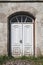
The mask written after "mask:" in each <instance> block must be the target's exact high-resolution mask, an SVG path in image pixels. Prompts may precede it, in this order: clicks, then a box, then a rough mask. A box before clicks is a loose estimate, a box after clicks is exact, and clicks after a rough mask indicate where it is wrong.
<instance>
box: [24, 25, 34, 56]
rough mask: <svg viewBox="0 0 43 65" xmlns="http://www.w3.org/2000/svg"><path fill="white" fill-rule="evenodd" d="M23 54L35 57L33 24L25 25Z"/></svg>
mask: <svg viewBox="0 0 43 65" xmlns="http://www.w3.org/2000/svg"><path fill="white" fill-rule="evenodd" d="M23 50H24V51H23V54H24V55H26V56H29V55H33V24H23Z"/></svg>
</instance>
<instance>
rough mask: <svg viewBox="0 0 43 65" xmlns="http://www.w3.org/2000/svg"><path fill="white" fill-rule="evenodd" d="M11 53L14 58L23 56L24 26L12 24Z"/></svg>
mask: <svg viewBox="0 0 43 65" xmlns="http://www.w3.org/2000/svg"><path fill="white" fill-rule="evenodd" d="M11 53H12V56H21V55H22V24H14V23H13V24H11Z"/></svg>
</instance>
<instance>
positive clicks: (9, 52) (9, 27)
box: [7, 12, 35, 56]
mask: <svg viewBox="0 0 43 65" xmlns="http://www.w3.org/2000/svg"><path fill="white" fill-rule="evenodd" d="M17 13H18V12H17ZM24 13H27V12H24ZM18 14H21V12H19V13H18ZM27 14H28V13H27ZM12 15H13V16H14V14H12ZM12 15H10V16H9V17H8V34H7V51H8V56H12V54H11V21H10V19H11V17H12ZM16 15H17V14H16ZM29 23H32V24H33V56H35V17H34V16H33V21H32V22H29Z"/></svg>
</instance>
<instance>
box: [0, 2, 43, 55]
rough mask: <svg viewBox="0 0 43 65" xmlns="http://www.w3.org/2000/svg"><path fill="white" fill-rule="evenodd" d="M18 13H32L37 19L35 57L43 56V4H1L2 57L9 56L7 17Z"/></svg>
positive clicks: (0, 33)
mask: <svg viewBox="0 0 43 65" xmlns="http://www.w3.org/2000/svg"><path fill="white" fill-rule="evenodd" d="M17 11H26V12H30V13H32V14H33V15H34V16H35V17H36V19H35V56H39V55H41V54H42V55H43V3H0V55H3V54H7V53H8V52H7V42H8V27H7V23H8V21H7V17H8V16H9V15H11V14H12V13H15V12H17Z"/></svg>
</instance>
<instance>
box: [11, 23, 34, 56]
mask: <svg viewBox="0 0 43 65" xmlns="http://www.w3.org/2000/svg"><path fill="white" fill-rule="evenodd" d="M11 52H12V55H13V56H23V55H25V56H29V55H33V24H14V23H13V24H11Z"/></svg>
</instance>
